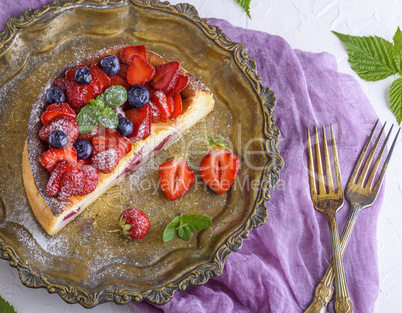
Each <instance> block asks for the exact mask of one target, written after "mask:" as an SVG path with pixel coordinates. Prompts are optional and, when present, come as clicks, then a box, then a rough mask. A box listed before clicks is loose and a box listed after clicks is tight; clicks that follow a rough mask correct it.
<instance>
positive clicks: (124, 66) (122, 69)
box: [117, 63, 128, 80]
mask: <svg viewBox="0 0 402 313" xmlns="http://www.w3.org/2000/svg"><path fill="white" fill-rule="evenodd" d="M127 71H128V65H127V64H125V63H120V71H119V72H118V73H117V75H119V76H121V77H123V78H124V80H127Z"/></svg>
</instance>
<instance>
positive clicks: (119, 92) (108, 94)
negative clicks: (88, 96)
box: [104, 85, 127, 109]
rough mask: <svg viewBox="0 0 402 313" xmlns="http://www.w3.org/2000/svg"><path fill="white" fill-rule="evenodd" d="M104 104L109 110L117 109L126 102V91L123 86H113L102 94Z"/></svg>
mask: <svg viewBox="0 0 402 313" xmlns="http://www.w3.org/2000/svg"><path fill="white" fill-rule="evenodd" d="M104 97H105V104H106V106H108V107H109V108H112V109H113V108H117V107H118V106H121V105H122V104H123V103H124V102H126V101H127V90H126V88H124V87H123V86H120V85H115V86H112V87H109V88H108V89H106V91H105V92H104Z"/></svg>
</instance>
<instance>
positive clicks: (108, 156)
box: [91, 148, 120, 174]
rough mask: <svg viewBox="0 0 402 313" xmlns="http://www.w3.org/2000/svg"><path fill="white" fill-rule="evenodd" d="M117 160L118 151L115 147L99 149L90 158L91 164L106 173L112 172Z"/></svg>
mask: <svg viewBox="0 0 402 313" xmlns="http://www.w3.org/2000/svg"><path fill="white" fill-rule="evenodd" d="M119 160H120V159H119V151H118V149H115V148H112V149H108V150H105V151H101V152H99V153H98V154H96V155H94V156H93V157H92V158H91V162H92V166H93V167H95V168H96V169H98V170H99V172H102V173H106V174H107V173H111V172H113V170H114V169H115V168H116V166H117V164H118V163H119Z"/></svg>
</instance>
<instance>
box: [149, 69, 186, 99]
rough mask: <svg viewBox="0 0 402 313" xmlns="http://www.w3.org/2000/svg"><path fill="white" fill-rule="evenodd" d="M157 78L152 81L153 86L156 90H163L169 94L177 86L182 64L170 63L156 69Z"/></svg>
mask: <svg viewBox="0 0 402 313" xmlns="http://www.w3.org/2000/svg"><path fill="white" fill-rule="evenodd" d="M155 71H156V72H155V77H154V79H153V80H152V86H153V87H154V88H155V89H156V90H162V91H163V92H165V93H168V92H169V91H170V90H172V89H173V87H174V86H175V85H176V82H177V78H178V76H179V71H180V63H179V62H177V61H175V62H169V63H165V64H162V65H158V66H157V67H155Z"/></svg>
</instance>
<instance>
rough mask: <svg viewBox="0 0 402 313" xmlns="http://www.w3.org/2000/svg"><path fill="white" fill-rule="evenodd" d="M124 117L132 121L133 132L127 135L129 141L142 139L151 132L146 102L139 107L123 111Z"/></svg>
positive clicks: (149, 113) (149, 111)
mask: <svg viewBox="0 0 402 313" xmlns="http://www.w3.org/2000/svg"><path fill="white" fill-rule="evenodd" d="M125 113H126V117H127V118H128V119H129V120H130V121H131V122H132V123H133V132H132V133H131V135H129V136H127V137H128V138H129V139H130V140H131V142H136V141H140V140H144V139H145V138H147V137H148V136H149V135H150V134H151V109H150V107H149V104H146V105H145V106H143V107H142V108H140V109H131V110H127V111H125Z"/></svg>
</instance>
